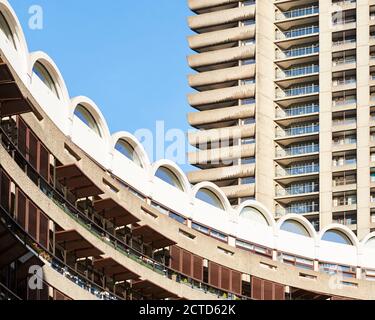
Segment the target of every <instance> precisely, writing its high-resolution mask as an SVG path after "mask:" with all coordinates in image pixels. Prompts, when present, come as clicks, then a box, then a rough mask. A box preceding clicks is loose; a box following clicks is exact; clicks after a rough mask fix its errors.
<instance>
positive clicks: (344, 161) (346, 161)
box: [333, 158, 357, 168]
mask: <svg viewBox="0 0 375 320" xmlns="http://www.w3.org/2000/svg"><path fill="white" fill-rule="evenodd" d="M353 164H354V165H355V164H357V159H356V158H339V159H333V166H334V167H336V168H337V167H342V166H348V165H353Z"/></svg>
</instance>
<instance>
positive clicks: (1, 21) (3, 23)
mask: <svg viewBox="0 0 375 320" xmlns="http://www.w3.org/2000/svg"><path fill="white" fill-rule="evenodd" d="M0 29H1V31H2V32H3V33H4V35H5V36H6V37H7V38H8V40H9V41H10V42H11V43H12V45H13V47H14V48H15V49H17V48H16V42H15V41H14V36H13V32H12V30H11V28H10V26H9V23H8V21H7V19H6V18H5V16H4V15H3V14H2V13H1V12H0Z"/></svg>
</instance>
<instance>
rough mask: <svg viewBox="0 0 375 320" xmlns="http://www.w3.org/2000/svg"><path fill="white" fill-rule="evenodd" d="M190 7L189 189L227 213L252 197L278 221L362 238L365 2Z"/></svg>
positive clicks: (369, 96)
mask: <svg viewBox="0 0 375 320" xmlns="http://www.w3.org/2000/svg"><path fill="white" fill-rule="evenodd" d="M189 6H190V8H191V10H192V11H193V12H194V13H195V15H193V16H191V17H190V18H189V26H190V28H191V29H192V30H193V31H194V32H195V34H194V35H192V36H190V37H189V45H190V47H191V48H192V49H193V50H194V51H195V52H196V53H195V54H192V55H191V56H190V57H189V58H188V61H189V65H190V67H191V68H192V69H193V70H194V71H195V72H194V73H193V74H192V75H190V76H189V84H190V86H191V87H192V88H193V89H195V90H196V92H194V93H191V94H189V96H188V100H189V103H190V105H191V106H192V107H193V108H194V109H196V111H194V112H192V113H190V114H189V115H188V119H189V123H190V124H191V125H192V126H193V127H194V128H196V129H197V131H196V132H194V133H191V134H189V142H190V144H192V145H193V146H196V147H197V151H196V152H193V153H191V154H189V160H190V162H191V163H192V164H193V165H195V166H196V167H198V168H200V169H201V170H197V171H194V172H191V173H190V174H189V178H190V181H191V182H192V183H199V182H200V181H203V180H210V181H212V182H214V183H216V184H217V185H219V186H221V187H222V188H223V190H224V192H225V193H226V194H227V196H228V197H229V198H230V200H231V202H232V204H238V203H240V202H242V201H243V200H244V199H248V198H252V197H253V198H255V199H256V200H259V201H260V202H262V203H264V204H265V205H266V206H267V207H268V208H269V209H270V210H272V211H274V212H275V214H276V215H277V216H278V217H279V216H282V215H285V214H287V213H296V214H301V215H304V216H305V217H306V218H307V219H308V220H310V221H311V222H313V223H314V225H315V227H316V228H317V229H319V228H322V227H324V226H325V225H327V224H329V223H332V222H337V223H340V224H345V225H348V226H349V227H350V228H351V229H353V230H354V231H357V233H358V235H359V236H361V235H363V234H366V233H367V232H369V231H372V230H373V229H374V228H375V213H374V214H372V208H373V207H374V208H375V205H374V203H375V202H374V199H375V144H374V141H375V139H374V137H375V123H374V120H373V119H374V117H375V103H374V101H375V100H374V97H375V82H374V79H375V77H374V74H375V64H374V61H375V60H374V59H373V57H374V56H375V42H374V40H373V39H374V36H373V35H375V18H374V17H375V1H372V0H357V1H356V0H328V1H327V0H320V1H319V0H278V1H273V0H262V1H238V0H189ZM373 45H374V46H373ZM373 85H374V86H373ZM227 138H228V139H227ZM220 141H223V142H224V143H220ZM228 160H231V161H230V162H228ZM373 221H374V222H373Z"/></svg>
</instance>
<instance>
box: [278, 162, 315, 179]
mask: <svg viewBox="0 0 375 320" xmlns="http://www.w3.org/2000/svg"><path fill="white" fill-rule="evenodd" d="M317 172H319V164H316V163H315V164H308V165H301V166H295V167H291V168H286V169H282V168H279V169H278V170H277V176H278V177H284V176H296V175H300V174H309V173H317Z"/></svg>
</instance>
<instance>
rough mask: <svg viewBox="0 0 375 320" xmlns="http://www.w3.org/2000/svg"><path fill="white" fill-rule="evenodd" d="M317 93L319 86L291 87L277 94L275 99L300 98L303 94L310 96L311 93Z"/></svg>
mask: <svg viewBox="0 0 375 320" xmlns="http://www.w3.org/2000/svg"><path fill="white" fill-rule="evenodd" d="M318 92H319V85H317V84H311V85H307V86H298V87H292V88H290V89H286V90H280V91H279V92H277V94H276V97H277V98H285V97H293V96H302V95H305V94H312V93H318Z"/></svg>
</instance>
